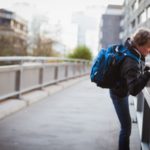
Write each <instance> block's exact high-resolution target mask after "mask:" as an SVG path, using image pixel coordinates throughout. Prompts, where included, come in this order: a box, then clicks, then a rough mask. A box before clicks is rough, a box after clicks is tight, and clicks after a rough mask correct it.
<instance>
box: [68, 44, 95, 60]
mask: <svg viewBox="0 0 150 150" xmlns="http://www.w3.org/2000/svg"><path fill="white" fill-rule="evenodd" d="M68 57H69V58H76V59H87V60H92V52H91V50H90V49H89V48H88V47H86V46H78V47H77V48H75V49H74V50H73V52H72V53H70V54H69V55H68Z"/></svg>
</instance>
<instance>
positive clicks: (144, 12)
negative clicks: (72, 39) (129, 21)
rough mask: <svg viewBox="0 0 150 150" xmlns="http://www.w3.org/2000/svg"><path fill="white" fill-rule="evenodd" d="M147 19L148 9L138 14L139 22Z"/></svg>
mask: <svg viewBox="0 0 150 150" xmlns="http://www.w3.org/2000/svg"><path fill="white" fill-rule="evenodd" d="M145 21H146V11H143V12H142V13H141V14H140V15H139V16H138V23H143V22H145Z"/></svg>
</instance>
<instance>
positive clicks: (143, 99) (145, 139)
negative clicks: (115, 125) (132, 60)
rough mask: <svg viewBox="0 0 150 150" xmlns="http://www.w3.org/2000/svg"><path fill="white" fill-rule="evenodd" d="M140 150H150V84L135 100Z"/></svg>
mask: <svg viewBox="0 0 150 150" xmlns="http://www.w3.org/2000/svg"><path fill="white" fill-rule="evenodd" d="M135 107H136V112H137V121H138V128H139V133H140V139H141V149H142V150H150V82H149V83H148V85H147V87H145V89H144V90H143V91H142V92H141V93H139V94H138V96H137V100H135Z"/></svg>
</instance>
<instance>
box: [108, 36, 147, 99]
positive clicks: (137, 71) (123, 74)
mask: <svg viewBox="0 0 150 150" xmlns="http://www.w3.org/2000/svg"><path fill="white" fill-rule="evenodd" d="M124 46H125V47H127V48H128V49H129V50H131V51H132V52H133V53H134V54H135V55H136V56H138V57H141V62H140V63H138V62H137V61H136V60H134V59H132V58H130V57H126V58H125V59H124V60H123V62H122V63H121V65H120V67H119V68H118V70H119V71H118V73H119V80H120V84H119V85H118V86H117V87H115V88H113V89H111V91H112V92H113V93H114V94H115V95H117V96H119V97H125V96H127V95H133V96H136V95H137V94H138V93H139V92H140V91H141V90H142V89H143V88H144V87H145V85H146V84H147V82H148V80H149V78H150V73H149V72H148V71H144V69H145V58H144V57H143V56H142V55H141V54H139V51H137V49H136V48H135V47H134V46H132V43H131V40H130V39H127V41H126V42H125V45H124Z"/></svg>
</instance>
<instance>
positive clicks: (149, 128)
mask: <svg viewBox="0 0 150 150" xmlns="http://www.w3.org/2000/svg"><path fill="white" fill-rule="evenodd" d="M142 142H145V143H148V144H150V108H149V106H148V104H147V101H146V100H144V112H143V125H142Z"/></svg>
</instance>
